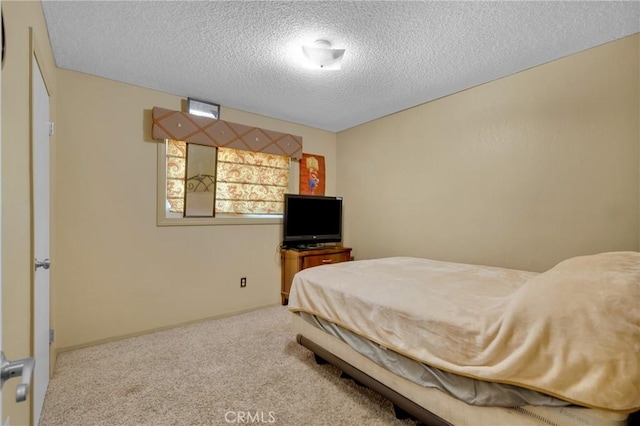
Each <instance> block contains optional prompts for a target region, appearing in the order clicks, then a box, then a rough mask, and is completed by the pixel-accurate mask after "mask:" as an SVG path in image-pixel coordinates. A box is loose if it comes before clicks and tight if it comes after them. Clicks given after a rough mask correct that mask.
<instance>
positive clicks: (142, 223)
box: [54, 70, 336, 349]
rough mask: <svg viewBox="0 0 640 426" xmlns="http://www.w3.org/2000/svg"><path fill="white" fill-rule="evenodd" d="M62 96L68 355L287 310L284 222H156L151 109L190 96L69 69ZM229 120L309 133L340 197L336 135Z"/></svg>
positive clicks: (260, 120) (62, 327)
mask: <svg viewBox="0 0 640 426" xmlns="http://www.w3.org/2000/svg"><path fill="white" fill-rule="evenodd" d="M58 88H59V98H58V102H59V104H58V105H59V108H58V109H59V120H58V124H57V132H58V140H59V146H58V161H57V165H56V166H57V169H58V176H57V180H56V182H55V185H56V187H57V190H58V200H57V217H58V221H57V223H56V228H57V230H58V234H59V238H58V259H57V264H56V271H57V280H56V289H55V291H56V304H55V305H54V317H55V320H56V324H57V333H56V338H57V339H58V346H59V347H60V348H61V349H64V348H69V347H75V346H78V345H84V344H87V343H91V342H95V341H100V340H103V339H110V338H114V337H118V336H124V335H129V334H135V333H140V332H144V331H147V330H153V329H157V328H160V327H166V326H172V325H176V324H181V323H185V322H189V321H193V320H199V319H203V318H208V317H214V316H219V315H224V314H228V313H233V312H237V311H242V310H247V309H253V308H256V307H260V306H264V305H269V304H276V303H278V302H279V300H280V265H279V255H278V252H277V250H278V245H279V243H280V240H281V232H282V231H281V225H244V226H242V225H240V226H182V227H157V226H156V176H157V167H156V146H157V143H155V142H151V141H149V140H147V139H148V134H149V133H150V122H149V120H148V116H150V114H149V113H148V110H150V109H151V108H152V107H154V106H159V107H163V108H169V109H177V110H180V109H181V101H182V98H180V97H177V96H172V95H167V94H164V93H160V92H156V91H152V90H148V89H144V88H140V87H135V86H131V85H127V84H122V83H117V82H114V81H111V80H106V79H102V78H97V77H93V76H88V75H85V74H80V73H77V72H71V71H67V70H59V71H58ZM221 117H222V118H224V119H225V120H229V121H233V122H238V123H242V124H246V125H252V126H259V127H263V128H266V129H272V130H276V131H281V132H287V133H293V134H296V135H300V136H302V137H303V143H304V150H305V152H312V153H316V154H321V155H325V156H326V160H327V184H328V188H327V191H328V192H334V191H335V164H336V159H335V157H336V147H335V145H336V144H335V141H336V135H335V134H334V133H330V132H325V131H319V130H316V129H312V128H308V127H305V126H300V125H295V124H291V123H287V122H283V121H280V120H275V119H271V118H267V117H263V116H258V115H255V114H250V113H246V112H242V111H237V110H233V109H230V108H225V107H224V106H223V107H222V109H221ZM241 277H247V287H246V288H242V289H241V288H240V278H241Z"/></svg>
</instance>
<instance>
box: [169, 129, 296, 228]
mask: <svg viewBox="0 0 640 426" xmlns="http://www.w3.org/2000/svg"><path fill="white" fill-rule="evenodd" d="M158 145H159V149H158V170H159V173H158V176H159V177H158V199H159V205H158V224H159V225H195V224H237V223H279V222H280V220H281V215H282V212H283V201H284V194H285V193H286V192H291V190H290V188H289V183H290V179H289V176H290V171H291V166H292V165H294V164H295V165H297V163H296V162H292V161H290V159H289V157H286V156H281V155H274V154H266V153H262V152H253V151H246V150H237V149H232V148H223V147H218V148H215V147H209V146H200V145H195V144H190V143H186V142H182V141H175V140H165V143H164V144H158ZM196 147H198V148H199V149H198V150H194V149H193V148H196ZM206 151H209V152H208V153H207V152H206ZM196 153H197V156H198V157H200V158H199V160H198V161H197V162H196V161H195V160H194V159H195V158H196ZM202 156H207V157H208V159H207V160H206V161H204V163H206V164H213V167H212V168H211V171H209V172H208V171H203V170H204V169H203V168H202V167H203V166H202V165H201V164H202V163H203V161H202ZM206 167H209V166H206ZM190 170H193V171H190ZM205 199H206V200H207V201H206V203H212V204H213V206H212V210H211V213H210V214H207V216H210V217H202V216H204V215H203V214H202V212H203V210H206V209H203V208H202V200H205ZM190 200H193V201H190ZM208 200H211V201H208ZM209 205H210V204H209ZM194 212H195V213H194ZM192 213H194V214H192ZM211 216H215V217H211Z"/></svg>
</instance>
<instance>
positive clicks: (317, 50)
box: [302, 40, 344, 70]
mask: <svg viewBox="0 0 640 426" xmlns="http://www.w3.org/2000/svg"><path fill="white" fill-rule="evenodd" d="M302 53H304V57H305V58H306V59H307V61H308V63H307V66H309V67H310V68H315V69H323V70H339V69H340V66H341V65H342V58H343V57H344V49H332V48H331V43H329V42H328V41H327V40H316V41H314V42H313V44H312V45H311V46H302Z"/></svg>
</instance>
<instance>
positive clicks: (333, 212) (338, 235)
mask: <svg viewBox="0 0 640 426" xmlns="http://www.w3.org/2000/svg"><path fill="white" fill-rule="evenodd" d="M340 241H342V198H341V197H326V196H316V195H297V194H285V196H284V217H283V238H282V245H283V246H285V247H298V246H305V245H316V244H322V243H329V242H340Z"/></svg>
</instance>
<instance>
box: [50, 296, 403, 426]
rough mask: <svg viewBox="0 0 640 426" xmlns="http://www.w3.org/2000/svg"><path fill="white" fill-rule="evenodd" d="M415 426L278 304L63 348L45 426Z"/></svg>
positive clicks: (51, 382) (51, 386) (51, 385)
mask: <svg viewBox="0 0 640 426" xmlns="http://www.w3.org/2000/svg"><path fill="white" fill-rule="evenodd" d="M228 424H274V425H414V424H415V422H412V421H408V420H405V421H400V420H396V419H395V417H394V415H393V409H392V406H391V403H390V402H389V401H388V400H386V399H384V398H382V397H380V396H378V395H377V394H375V393H373V392H371V391H370V390H368V389H366V388H363V387H360V386H358V385H356V384H355V383H354V382H353V381H352V380H346V379H341V378H340V372H339V371H338V370H337V369H336V368H334V367H333V366H331V365H316V364H315V362H314V360H313V355H312V354H311V352H309V351H308V350H307V349H305V348H303V347H302V346H300V345H298V344H297V343H296V342H295V340H294V336H293V334H292V333H291V331H290V330H289V317H288V311H287V309H286V307H281V306H278V307H273V308H268V309H262V310H259V311H255V312H251V313H247V314H242V315H237V316H233V317H229V318H224V319H219V320H213V321H208V322H204V323H199V324H195V325H190V326H186V327H181V328H176V329H172V330H168V331H162V332H158V333H153V334H149V335H145V336H141V337H135V338H131V339H126V340H121V341H117V342H112V343H107V344H103V345H98V346H93V347H89V348H85V349H79V350H76V351H72V352H67V353H63V354H61V355H60V356H59V357H58V362H57V365H56V371H55V374H54V377H53V379H52V380H51V381H50V383H49V388H48V391H47V395H46V399H45V403H44V408H43V411H42V415H41V420H40V425H41V426H53V425H56V426H58V425H78V426H90V425H154V426H160V425H228Z"/></svg>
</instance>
